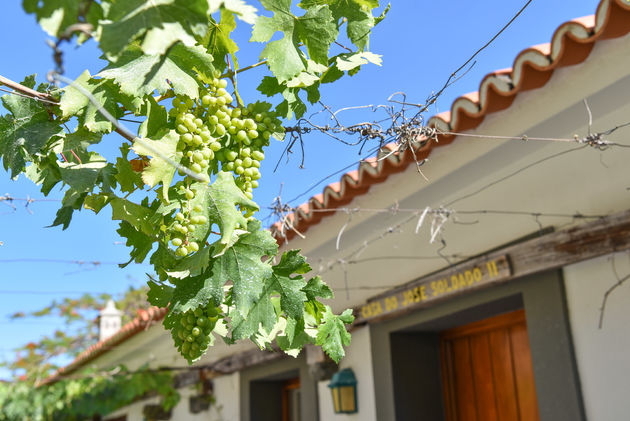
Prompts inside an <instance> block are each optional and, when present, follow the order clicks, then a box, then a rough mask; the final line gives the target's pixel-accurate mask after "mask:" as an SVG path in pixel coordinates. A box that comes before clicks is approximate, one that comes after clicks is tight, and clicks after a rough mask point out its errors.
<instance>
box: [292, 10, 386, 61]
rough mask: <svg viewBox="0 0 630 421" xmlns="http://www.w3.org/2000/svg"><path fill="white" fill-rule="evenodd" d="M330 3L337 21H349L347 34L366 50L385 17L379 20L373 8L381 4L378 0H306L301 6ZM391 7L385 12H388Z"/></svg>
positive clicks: (360, 47) (361, 49)
mask: <svg viewBox="0 0 630 421" xmlns="http://www.w3.org/2000/svg"><path fill="white" fill-rule="evenodd" d="M324 4H326V5H328V6H329V7H330V10H331V11H332V14H333V17H334V19H335V21H336V22H341V21H342V20H345V21H346V22H347V28H346V34H347V36H348V38H349V39H350V41H351V42H352V43H353V44H354V45H356V46H357V48H358V49H359V50H360V51H364V50H365V48H366V47H367V44H368V41H369V35H370V31H371V30H372V28H373V27H374V26H375V25H376V24H377V23H378V22H380V20H382V19H383V18H384V16H382V17H379V19H380V20H379V21H377V20H376V19H375V18H374V16H373V15H372V12H371V11H372V9H374V8H377V7H378V6H379V4H378V0H304V1H302V2H300V3H299V4H298V6H299V7H301V8H304V9H307V8H311V7H316V6H320V5H324ZM388 10H389V7H388V8H387V9H386V10H385V11H384V12H383V15H384V14H385V13H387V11H388Z"/></svg>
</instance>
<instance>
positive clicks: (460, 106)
mask: <svg viewBox="0 0 630 421" xmlns="http://www.w3.org/2000/svg"><path fill="white" fill-rule="evenodd" d="M629 32H630V2H629V1H627V0H602V1H601V2H600V4H599V6H598V7H597V12H596V14H595V15H593V16H587V17H583V18H579V19H574V20H572V21H569V22H565V23H563V24H562V25H560V26H559V27H558V29H556V31H555V33H554V35H553V37H552V39H551V42H550V43H548V44H542V45H537V46H533V47H530V48H527V49H525V50H523V51H521V52H520V53H519V54H518V55H517V56H516V59H515V60H514V66H513V67H512V68H511V69H503V70H497V71H494V72H492V73H490V74H488V75H486V76H485V77H484V78H483V80H482V81H481V84H480V86H479V90H478V91H477V92H471V93H469V94H466V95H463V96H461V97H459V98H457V99H456V100H455V101H454V102H453V104H452V106H451V110H450V111H447V112H444V113H441V114H438V115H436V116H434V117H432V118H431V119H430V120H429V121H428V125H429V126H432V127H438V128H440V129H442V130H444V131H451V132H461V131H465V130H470V129H473V128H475V127H477V126H478V125H479V124H481V122H482V121H483V119H484V117H485V116H486V115H487V114H490V113H494V112H497V111H501V110H504V109H506V108H508V107H509V106H510V105H511V104H512V102H513V101H514V98H515V97H516V96H517V95H518V94H519V93H520V92H524V91H527V90H531V89H536V88H540V87H541V86H543V85H545V83H547V81H548V80H549V78H550V77H551V75H552V73H553V72H554V70H555V69H556V68H559V67H565V66H570V65H574V64H578V63H581V62H583V61H584V60H586V58H587V57H588V55H589V53H590V52H591V50H592V48H593V46H594V44H595V42H597V41H599V40H604V39H610V38H617V37H620V36H623V35H626V34H628V33H629ZM470 110H475V111H473V112H471V111H470ZM454 138H455V137H454V136H446V135H441V136H440V138H439V143H438V142H428V143H426V144H425V145H424V146H423V147H422V148H420V149H419V150H416V153H415V154H416V158H417V159H418V160H422V159H424V158H426V157H428V156H429V154H430V153H431V151H432V150H433V148H434V147H439V146H444V145H448V144H449V143H451V142H452V141H453V140H454ZM384 148H385V149H386V150H388V151H394V150H396V148H397V145H396V144H394V143H390V144H388V145H385V146H384ZM413 163H415V161H414V158H413V155H412V153H411V151H409V150H407V151H405V152H401V153H394V154H392V155H390V156H389V157H388V158H387V159H383V160H381V161H377V160H376V158H369V159H367V160H366V161H365V162H363V163H361V164H360V165H359V168H358V169H356V170H353V171H350V172H348V173H346V174H344V175H343V176H342V177H341V179H340V180H339V181H338V182H336V183H332V184H329V185H328V186H326V187H325V188H324V190H323V192H322V193H320V194H317V195H315V196H313V197H311V198H310V199H309V200H308V201H307V202H306V203H303V204H302V205H300V206H298V208H297V209H296V211H295V212H293V213H292V214H290V215H289V216H288V218H289V220H290V221H291V223H292V224H293V226H294V227H295V228H296V229H297V230H298V231H300V232H305V231H306V230H307V229H308V228H310V227H311V226H313V225H315V224H317V223H319V221H321V220H322V218H324V217H326V216H328V215H332V214H334V213H335V211H334V210H331V211H330V212H312V210H317V209H335V208H338V207H341V206H344V205H346V204H348V203H349V202H350V201H352V199H354V198H355V197H357V196H360V195H362V194H364V193H366V192H367V191H368V190H369V188H370V187H371V186H372V185H374V184H378V183H382V182H383V181H385V180H386V179H387V177H389V176H390V175H392V174H395V173H398V172H401V171H403V170H404V169H406V168H407V167H408V166H409V165H411V164H413ZM279 228H280V225H279V223H276V224H275V225H274V227H272V232H273V233H274V236H275V237H276V239H277V241H278V243H279V244H282V243H284V242H285V238H284V237H283V235H282V234H281V232H280V231H279ZM285 234H286V239H291V238H292V237H294V236H295V235H296V234H295V232H293V231H292V230H288V231H286V233H285ZM166 313H167V309H164V308H158V307H152V308H150V309H149V310H147V311H145V312H143V313H141V314H140V315H139V316H138V317H137V318H136V319H134V320H133V321H131V322H129V323H127V324H126V325H124V326H123V327H122V328H121V329H120V330H119V331H118V332H117V333H116V334H115V335H113V336H111V337H110V338H107V339H105V340H103V341H100V342H98V343H96V344H94V345H92V346H91V347H89V348H88V349H86V350H85V351H83V352H82V353H81V354H80V355H78V356H77V358H75V360H74V361H73V362H72V363H70V364H69V365H67V366H66V367H63V368H61V369H59V370H58V371H57V372H56V373H55V374H54V375H53V376H51V377H49V378H48V379H46V380H45V381H44V382H45V383H48V382H51V381H55V380H57V379H59V378H61V377H63V376H64V375H68V374H70V373H72V372H73V371H75V370H77V369H78V368H80V367H82V366H84V365H85V364H87V363H88V362H90V361H93V360H94V359H96V358H97V357H99V356H101V355H102V354H104V353H106V352H107V351H109V350H110V349H113V348H115V347H116V346H118V345H119V344H121V343H122V342H124V341H126V340H128V339H130V338H131V337H133V336H135V335H137V334H138V333H140V332H142V331H143V330H146V329H147V328H148V327H150V326H151V325H152V324H153V323H155V322H158V321H161V320H162V319H163V318H164V316H165V315H166Z"/></svg>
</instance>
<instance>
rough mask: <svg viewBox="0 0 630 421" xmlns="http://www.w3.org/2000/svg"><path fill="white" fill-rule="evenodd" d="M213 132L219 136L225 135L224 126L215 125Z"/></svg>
mask: <svg viewBox="0 0 630 421" xmlns="http://www.w3.org/2000/svg"><path fill="white" fill-rule="evenodd" d="M214 130H215V132H216V133H217V134H218V135H219V136H223V135H225V126H224V125H223V124H221V123H219V124H217V125H216V127H215V129H214Z"/></svg>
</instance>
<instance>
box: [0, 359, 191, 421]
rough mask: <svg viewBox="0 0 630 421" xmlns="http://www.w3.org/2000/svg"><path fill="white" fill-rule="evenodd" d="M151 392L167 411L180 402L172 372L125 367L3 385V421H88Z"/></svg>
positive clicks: (0, 388) (0, 395)
mask: <svg viewBox="0 0 630 421" xmlns="http://www.w3.org/2000/svg"><path fill="white" fill-rule="evenodd" d="M149 392H155V393H157V394H158V395H159V396H160V398H161V404H162V406H163V407H164V408H165V409H169V408H172V407H174V406H175V405H176V404H177V402H178V401H179V394H178V393H177V391H176V390H175V388H174V387H173V377H172V375H171V374H170V373H162V372H151V371H148V370H146V369H141V370H139V371H137V372H130V371H128V370H127V369H126V368H125V367H124V366H120V367H117V368H115V369H114V370H111V371H110V372H108V373H97V372H94V371H84V372H79V373H73V375H72V376H71V377H69V378H65V379H64V378H62V379H60V380H58V381H56V382H54V383H51V384H46V385H41V386H39V387H33V386H32V385H30V384H28V383H24V382H16V383H0V421H24V420H29V421H40V420H41V421H44V420H84V419H88V418H91V417H93V416H95V415H101V414H108V413H111V412H113V411H115V410H116V409H118V408H121V407H123V406H125V405H128V404H130V403H132V402H133V401H135V400H136V399H139V398H141V397H143V396H145V395H146V394H147V393H149Z"/></svg>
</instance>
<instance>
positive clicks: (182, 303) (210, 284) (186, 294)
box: [169, 272, 223, 314]
mask: <svg viewBox="0 0 630 421" xmlns="http://www.w3.org/2000/svg"><path fill="white" fill-rule="evenodd" d="M222 300H223V287H222V286H218V285H217V284H216V282H215V281H214V279H213V278H212V277H210V274H209V273H207V272H204V273H202V274H200V275H197V276H193V277H189V278H186V279H181V280H178V281H176V283H175V289H174V290H173V297H172V298H171V305H170V306H169V314H170V313H172V314H178V313H185V312H186V311H188V310H194V309H196V308H198V307H205V306H206V305H207V304H208V303H209V302H210V301H212V302H213V303H214V304H215V305H218V304H219V303H221V301H222Z"/></svg>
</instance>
